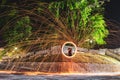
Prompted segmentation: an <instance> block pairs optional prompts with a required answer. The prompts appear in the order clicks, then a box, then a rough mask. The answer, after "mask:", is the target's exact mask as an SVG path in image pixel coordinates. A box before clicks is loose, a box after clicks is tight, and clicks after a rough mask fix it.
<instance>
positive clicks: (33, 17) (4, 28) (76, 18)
mask: <svg viewBox="0 0 120 80" xmlns="http://www.w3.org/2000/svg"><path fill="white" fill-rule="evenodd" d="M102 3H103V1H99V0H63V1H57V2H56V1H53V2H50V3H46V2H40V1H39V0H35V1H34V0H26V1H21V2H20V3H19V2H17V1H16V2H11V3H8V2H7V1H6V0H2V3H1V5H0V28H1V30H0V31H1V32H0V33H2V35H4V40H5V41H6V46H5V48H13V47H11V46H16V45H17V46H18V45H19V47H20V48H22V49H23V51H25V50H26V51H31V50H36V49H46V48H50V47H51V46H54V45H62V44H63V43H64V42H66V41H72V42H74V43H75V44H76V45H77V46H79V47H89V45H91V44H90V42H89V41H90V40H92V41H93V42H94V44H99V45H101V44H105V41H104V38H105V37H106V36H107V35H108V30H107V29H106V25H105V21H104V17H103V11H104V8H103V4H102ZM23 4H24V5H23ZM3 18H4V20H3ZM7 50H8V51H9V50H10V49H7ZM11 51H12V50H11Z"/></svg>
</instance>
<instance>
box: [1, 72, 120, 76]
mask: <svg viewBox="0 0 120 80" xmlns="http://www.w3.org/2000/svg"><path fill="white" fill-rule="evenodd" d="M0 73H6V74H21V75H29V76H32V75H50V76H52V75H81V76H84V75H86V76H120V72H104V73H45V72H17V71H0Z"/></svg>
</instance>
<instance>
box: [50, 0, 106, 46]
mask: <svg viewBox="0 0 120 80" xmlns="http://www.w3.org/2000/svg"><path fill="white" fill-rule="evenodd" d="M102 3H103V1H98V0H64V1H60V2H52V3H51V4H50V6H49V9H50V10H51V11H52V12H53V13H54V14H55V15H56V17H57V18H58V19H59V20H61V21H62V23H63V24H65V27H66V31H67V32H68V33H69V34H70V35H69V36H71V39H73V40H72V41H74V42H75V43H76V44H77V45H78V46H82V44H84V43H85V41H86V40H87V39H92V40H94V41H95V42H96V43H97V44H100V45H101V44H105V41H104V38H105V37H107V35H108V30H107V29H106V28H105V27H106V24H105V21H104V17H103V13H102V12H103V10H104V9H103V7H102V5H103V4H102ZM63 31H64V30H63ZM63 33H65V32H63Z"/></svg>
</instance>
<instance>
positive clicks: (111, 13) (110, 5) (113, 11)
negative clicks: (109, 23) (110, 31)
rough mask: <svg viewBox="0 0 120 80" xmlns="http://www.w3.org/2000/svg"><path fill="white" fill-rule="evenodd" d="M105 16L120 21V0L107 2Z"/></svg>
mask: <svg viewBox="0 0 120 80" xmlns="http://www.w3.org/2000/svg"><path fill="white" fill-rule="evenodd" d="M105 17H106V18H107V19H111V20H116V21H118V22H120V0H110V2H107V3H106V4H105Z"/></svg>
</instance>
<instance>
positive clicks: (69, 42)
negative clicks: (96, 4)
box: [62, 41, 77, 58]
mask: <svg viewBox="0 0 120 80" xmlns="http://www.w3.org/2000/svg"><path fill="white" fill-rule="evenodd" d="M66 44H72V45H73V46H74V47H75V50H74V54H73V55H72V56H67V55H66V54H65V53H64V50H63V48H64V46H65V45H66ZM76 53H77V46H76V44H75V43H73V42H71V41H67V42H65V43H64V44H63V45H62V54H63V55H64V56H65V57H67V58H72V57H74V56H75V54H76Z"/></svg>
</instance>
